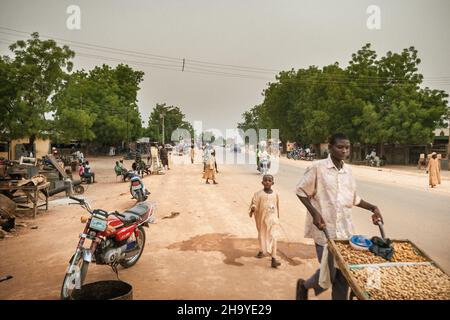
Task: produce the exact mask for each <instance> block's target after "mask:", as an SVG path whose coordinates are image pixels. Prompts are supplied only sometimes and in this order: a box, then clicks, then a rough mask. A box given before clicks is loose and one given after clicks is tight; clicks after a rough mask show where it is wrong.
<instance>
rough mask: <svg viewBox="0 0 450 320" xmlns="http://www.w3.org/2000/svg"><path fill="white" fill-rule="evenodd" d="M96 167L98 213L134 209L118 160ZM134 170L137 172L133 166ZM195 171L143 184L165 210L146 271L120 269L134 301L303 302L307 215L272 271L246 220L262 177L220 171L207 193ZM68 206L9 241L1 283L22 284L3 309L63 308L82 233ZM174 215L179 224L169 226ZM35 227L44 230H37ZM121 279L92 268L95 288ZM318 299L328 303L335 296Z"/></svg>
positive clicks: (3, 294)
mask: <svg viewBox="0 0 450 320" xmlns="http://www.w3.org/2000/svg"><path fill="white" fill-rule="evenodd" d="M89 160H90V162H91V166H92V168H93V169H94V171H95V172H96V179H97V180H98V182H97V183H95V184H93V185H89V186H88V189H87V190H86V192H85V196H86V197H87V198H88V199H89V200H90V202H91V205H92V206H93V207H98V208H103V209H105V210H116V209H117V210H124V209H126V208H128V207H131V206H133V204H134V200H131V199H130V195H129V193H128V183H122V182H119V181H117V182H116V181H115V176H114V172H113V169H112V168H113V166H114V162H115V161H116V160H117V158H92V159H89ZM125 162H126V165H127V166H128V167H131V161H125ZM196 162H197V163H195V164H193V165H192V164H186V165H176V166H172V168H171V170H169V171H167V172H166V174H165V175H154V176H146V177H145V178H144V181H145V184H146V187H147V188H148V189H150V190H151V192H152V194H151V196H150V200H152V201H155V202H156V203H157V207H158V210H157V214H156V216H157V220H156V223H155V224H152V225H150V228H149V229H146V232H147V241H146V247H145V249H144V253H143V255H142V257H141V258H140V261H139V262H138V263H137V264H136V265H135V266H134V267H132V268H130V269H120V271H119V276H120V279H122V280H124V281H126V282H128V283H130V284H132V286H133V293H134V298H135V299H294V297H295V283H296V279H297V278H299V277H306V276H308V275H310V274H311V273H312V272H313V271H314V270H315V269H316V268H317V266H318V263H317V262H316V256H315V251H314V247H313V246H311V245H310V244H308V243H311V242H309V241H305V239H303V238H302V234H303V224H304V221H303V218H304V213H305V212H304V211H303V212H301V214H296V215H293V216H290V217H285V218H284V221H283V225H284V226H285V236H284V237H283V239H281V240H280V243H279V251H280V258H281V262H282V266H281V267H280V268H279V269H273V268H270V258H265V259H256V258H254V255H255V254H256V253H257V251H258V245H257V241H256V228H255V225H254V221H253V220H252V219H250V218H249V217H248V215H247V212H248V211H247V210H248V204H249V201H250V199H251V196H252V194H253V193H254V192H255V191H257V190H258V189H260V186H261V185H260V182H259V180H260V177H259V176H258V175H257V174H254V175H242V174H241V173H239V172H235V169H234V167H233V166H221V167H220V168H219V170H220V173H219V175H218V177H217V179H218V182H219V184H218V185H212V184H211V185H206V184H205V183H204V180H202V179H201V171H202V168H203V165H202V164H201V161H200V159H197V161H196ZM66 202H67V201H64V200H63V199H59V200H55V201H52V204H51V206H50V209H49V210H48V211H47V212H43V211H41V213H40V214H39V215H38V217H37V218H36V219H35V220H33V221H32V220H26V221H25V223H27V224H28V227H27V228H20V229H19V230H18V235H17V236H14V237H13V238H8V239H5V240H3V241H0V275H6V274H10V275H12V276H13V277H14V278H13V279H11V280H8V281H4V282H1V283H0V299H58V298H59V291H60V286H61V282H62V280H63V278H64V273H65V269H66V267H67V263H68V260H69V259H70V257H71V255H72V254H73V252H74V250H75V247H76V244H77V241H78V234H79V233H80V232H81V231H82V228H83V225H82V224H81V223H80V221H79V218H80V216H81V215H82V214H83V211H82V209H81V208H80V207H79V206H75V205H73V206H72V205H70V206H69V205H67V204H65V203H66ZM297 209H298V208H297ZM282 210H283V209H282ZM285 211H287V209H286V208H285ZM297 211H298V210H297ZM172 212H178V213H179V214H178V215H176V216H175V217H174V218H165V217H170V216H171V214H172ZM21 220H23V219H21ZM31 225H36V226H38V229H30V228H29V226H31ZM114 278H115V274H114V273H113V272H112V271H111V269H110V268H109V267H107V266H96V265H91V266H90V267H89V272H88V277H87V281H88V282H93V281H97V280H106V279H114ZM319 298H320V299H328V298H329V294H328V293H325V294H323V295H321V296H320V297H319Z"/></svg>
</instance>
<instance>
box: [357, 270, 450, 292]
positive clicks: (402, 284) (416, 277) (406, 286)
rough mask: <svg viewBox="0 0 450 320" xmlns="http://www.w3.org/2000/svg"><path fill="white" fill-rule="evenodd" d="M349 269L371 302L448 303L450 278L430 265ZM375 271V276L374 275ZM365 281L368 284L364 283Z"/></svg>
mask: <svg viewBox="0 0 450 320" xmlns="http://www.w3.org/2000/svg"><path fill="white" fill-rule="evenodd" d="M368 269H370V268H362V269H352V270H350V272H351V273H352V275H353V276H354V278H355V279H356V281H357V283H358V285H359V286H360V288H362V289H363V290H364V291H366V292H367V293H368V295H369V298H370V299H373V300H449V299H450V278H449V277H448V276H447V275H446V274H445V273H444V272H442V271H441V270H440V269H439V268H437V267H435V266H432V265H421V266H397V267H381V268H378V269H375V271H374V269H371V270H370V271H368ZM376 272H379V275H377V274H376ZM368 280H369V281H368Z"/></svg>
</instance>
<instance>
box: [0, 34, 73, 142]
mask: <svg viewBox="0 0 450 320" xmlns="http://www.w3.org/2000/svg"><path fill="white" fill-rule="evenodd" d="M9 49H10V50H11V51H12V52H13V54H14V59H10V58H7V57H4V58H2V59H1V63H0V70H1V75H0V81H1V84H2V85H1V87H2V89H1V96H2V98H1V100H0V104H1V111H2V112H5V113H4V114H2V117H4V118H3V119H4V120H3V121H2V123H1V124H2V136H1V138H2V139H7V140H9V139H14V138H23V137H30V143H33V141H34V139H35V138H37V137H46V136H48V134H49V133H50V132H51V129H52V123H51V120H50V119H47V118H46V113H49V112H52V111H54V107H53V106H52V104H51V103H50V102H49V101H50V97H51V96H52V95H54V94H56V93H57V92H58V91H59V90H60V88H61V87H62V85H63V83H64V80H65V79H66V77H67V72H70V71H71V70H72V66H73V65H72V62H71V61H70V59H71V58H73V57H74V55H75V54H74V52H73V51H72V50H70V49H69V48H68V47H67V46H63V47H59V46H58V45H57V44H56V42H55V41H53V40H40V39H39V34H38V33H33V34H32V35H31V38H30V39H28V40H26V41H22V40H21V41H17V42H15V43H13V44H12V45H10V46H9Z"/></svg>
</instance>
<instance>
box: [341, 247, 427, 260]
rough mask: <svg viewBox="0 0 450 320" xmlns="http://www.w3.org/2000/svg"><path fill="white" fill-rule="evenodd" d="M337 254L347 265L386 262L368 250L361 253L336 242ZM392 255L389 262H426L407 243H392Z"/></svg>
mask: <svg viewBox="0 0 450 320" xmlns="http://www.w3.org/2000/svg"><path fill="white" fill-rule="evenodd" d="M336 246H337V247H338V251H339V253H340V254H341V255H342V257H343V258H344V260H345V262H346V263H347V264H374V263H385V262H388V261H387V260H386V259H384V258H382V257H378V256H376V255H375V254H373V253H372V252H370V251H369V250H366V251H361V250H356V249H353V248H352V247H351V246H350V245H349V244H344V243H341V242H336ZM392 246H393V247H394V255H393V257H392V259H391V260H389V261H390V262H423V261H428V259H426V258H425V257H423V256H421V255H420V254H419V253H418V252H416V250H415V248H414V246H413V245H412V244H411V243H409V242H394V243H393V244H392Z"/></svg>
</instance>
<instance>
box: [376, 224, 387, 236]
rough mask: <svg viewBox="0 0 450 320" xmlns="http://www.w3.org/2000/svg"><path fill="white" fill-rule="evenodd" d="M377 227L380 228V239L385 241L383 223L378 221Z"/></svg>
mask: <svg viewBox="0 0 450 320" xmlns="http://www.w3.org/2000/svg"><path fill="white" fill-rule="evenodd" d="M377 225H378V227H379V228H380V233H381V238H383V239H386V235H385V233H384V225H383V222H381V221H378V222H377Z"/></svg>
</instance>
